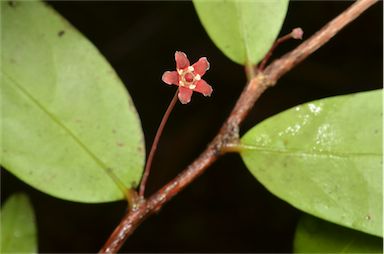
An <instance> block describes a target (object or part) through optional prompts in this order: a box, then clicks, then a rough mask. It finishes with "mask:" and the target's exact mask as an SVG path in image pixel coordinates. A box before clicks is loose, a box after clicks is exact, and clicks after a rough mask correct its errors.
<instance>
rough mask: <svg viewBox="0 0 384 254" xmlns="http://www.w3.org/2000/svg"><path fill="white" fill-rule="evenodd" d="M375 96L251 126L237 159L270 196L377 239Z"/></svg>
mask: <svg viewBox="0 0 384 254" xmlns="http://www.w3.org/2000/svg"><path fill="white" fill-rule="evenodd" d="M381 142H382V91H381V90H377V91H371V92H363V93H357V94H352V95H347V96H337V97H333V98H327V99H322V100H318V101H314V102H310V103H306V104H303V105H301V106H297V107H294V108H292V109H289V110H287V111H285V112H283V113H280V114H278V115H276V116H273V117H271V118H269V119H267V120H265V121H263V122H262V123H260V124H258V125H257V126H256V127H254V128H253V129H251V130H250V131H249V132H248V133H246V134H245V135H244V137H243V138H242V139H241V143H242V148H241V156H242V158H243V160H244V162H245V164H246V166H247V167H248V169H249V170H250V171H251V173H252V174H253V175H254V176H255V177H256V178H257V179H258V180H259V181H260V182H261V183H262V184H263V185H264V186H265V187H266V188H267V189H268V190H269V191H271V192H272V193H273V194H275V195H276V196H278V197H280V198H281V199H283V200H285V201H287V202H288V203H290V204H292V205H293V206H295V207H296V208H298V209H301V210H303V211H305V212H307V213H310V214H313V215H315V216H316V217H320V218H323V219H325V220H329V221H331V222H334V223H337V224H340V225H344V226H346V227H350V228H353V229H357V230H360V231H363V232H367V233H370V234H373V235H377V236H382V208H383V205H382V201H383V196H382V179H383V175H382V143H381Z"/></svg>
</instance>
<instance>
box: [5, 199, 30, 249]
mask: <svg viewBox="0 0 384 254" xmlns="http://www.w3.org/2000/svg"><path fill="white" fill-rule="evenodd" d="M0 252H1V253H37V230H36V222H35V215H34V212H33V208H32V205H31V203H30V201H29V199H28V197H27V196H26V195H24V194H21V193H18V194H14V195H12V196H11V197H9V198H8V199H7V200H6V202H5V203H4V204H3V206H2V207H1V247H0Z"/></svg>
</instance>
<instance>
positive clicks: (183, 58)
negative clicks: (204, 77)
mask: <svg viewBox="0 0 384 254" xmlns="http://www.w3.org/2000/svg"><path fill="white" fill-rule="evenodd" d="M175 60H176V68H177V69H185V68H187V67H188V66H189V65H190V64H189V60H188V58H187V55H186V54H185V53H184V52H181V51H176V53H175Z"/></svg>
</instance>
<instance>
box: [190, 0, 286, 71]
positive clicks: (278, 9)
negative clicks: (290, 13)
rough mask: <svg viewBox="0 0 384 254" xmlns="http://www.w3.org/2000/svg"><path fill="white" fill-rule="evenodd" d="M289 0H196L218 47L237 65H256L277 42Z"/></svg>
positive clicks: (201, 15)
mask: <svg viewBox="0 0 384 254" xmlns="http://www.w3.org/2000/svg"><path fill="white" fill-rule="evenodd" d="M288 2H289V0H253V1H250V0H211V1H207V0H193V3H194V6H195V9H196V11H197V14H198V16H199V18H200V21H201V23H202V25H203V27H204V28H205V30H206V31H207V33H208V35H209V37H211V39H212V41H213V42H214V43H215V44H216V46H217V47H218V48H219V49H220V50H221V51H222V52H223V53H224V54H225V55H226V56H227V57H228V58H230V59H231V60H232V61H234V62H236V63H238V64H247V63H248V62H249V63H251V64H257V63H258V62H259V61H260V60H261V59H262V58H263V57H264V56H265V54H266V53H267V52H268V50H269V49H270V48H271V46H272V44H273V43H274V41H275V39H276V37H277V35H278V34H279V31H280V28H281V26H282V24H283V21H284V18H285V15H286V12H287V8H288Z"/></svg>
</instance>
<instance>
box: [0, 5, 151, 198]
mask: <svg viewBox="0 0 384 254" xmlns="http://www.w3.org/2000/svg"><path fill="white" fill-rule="evenodd" d="M1 4H2V6H1V7H2V13H1V21H2V22H1V29H2V36H1V40H2V41H1V43H2V58H1V60H2V66H1V76H2V80H1V90H2V100H3V102H2V111H3V116H2V121H3V122H2V125H3V126H2V127H3V130H2V131H3V147H2V153H3V156H2V157H3V158H2V161H1V164H2V165H3V166H4V167H5V168H6V169H7V170H9V171H10V172H12V173H13V174H14V175H15V176H17V177H18V178H20V179H21V180H23V181H25V182H26V183H28V184H29V185H32V186H33V187H35V188H37V189H39V190H41V191H43V192H45V193H48V194H50V195H53V196H56V197H59V198H63V199H67V200H72V201H80V202H107V201H113V200H118V199H122V198H123V197H124V195H123V192H122V190H121V188H119V187H118V186H117V184H116V182H120V184H121V185H125V186H126V187H131V186H135V185H136V184H137V183H138V182H139V179H140V177H141V174H142V170H143V164H144V141H143V134H142V131H141V126H140V121H139V118H138V115H137V112H136V110H135V108H134V105H133V103H132V100H131V98H130V96H129V95H128V93H127V91H126V90H125V88H124V85H123V84H122V82H121V81H120V79H119V78H118V76H117V75H116V73H115V72H114V70H113V69H112V68H111V66H110V65H109V64H108V63H107V62H106V60H105V59H104V58H103V57H102V55H101V54H100V53H99V52H98V50H97V49H96V48H95V47H94V46H93V45H92V44H91V43H90V42H89V41H88V40H86V39H85V38H84V37H83V36H82V35H81V34H80V33H79V32H78V31H76V30H75V29H74V28H73V27H72V26H71V25H70V24H69V23H68V22H67V21H65V20H64V19H63V18H62V17H60V16H59V15H58V14H57V13H56V12H55V11H54V10H53V9H52V8H50V7H49V6H48V5H46V4H44V3H42V2H30V1H20V2H15V3H14V4H12V5H10V4H8V2H5V1H3V2H2V3H1ZM120 187H121V186H120Z"/></svg>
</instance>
